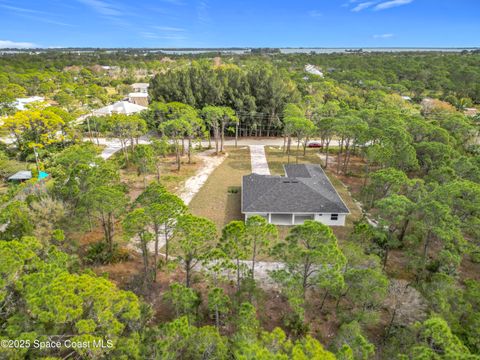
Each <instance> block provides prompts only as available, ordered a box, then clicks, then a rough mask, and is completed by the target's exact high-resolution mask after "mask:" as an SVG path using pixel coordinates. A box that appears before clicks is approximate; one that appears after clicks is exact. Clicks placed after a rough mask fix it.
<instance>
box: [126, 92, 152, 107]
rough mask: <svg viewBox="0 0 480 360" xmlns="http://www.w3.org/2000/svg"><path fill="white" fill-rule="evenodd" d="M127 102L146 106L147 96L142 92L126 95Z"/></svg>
mask: <svg viewBox="0 0 480 360" xmlns="http://www.w3.org/2000/svg"><path fill="white" fill-rule="evenodd" d="M128 101H129V102H131V103H132V104H136V105H140V106H148V94H147V93H144V92H134V93H130V94H128Z"/></svg>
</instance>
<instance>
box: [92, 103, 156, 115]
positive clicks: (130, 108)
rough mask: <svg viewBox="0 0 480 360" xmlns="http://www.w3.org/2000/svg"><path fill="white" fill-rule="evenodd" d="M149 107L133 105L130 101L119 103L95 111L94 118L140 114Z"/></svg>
mask: <svg viewBox="0 0 480 360" xmlns="http://www.w3.org/2000/svg"><path fill="white" fill-rule="evenodd" d="M146 109H147V107H145V106H141V105H136V104H132V103H131V102H128V101H117V102H116V103H113V104H111V105H107V106H105V107H102V108H100V109H97V110H93V112H92V115H94V116H104V115H112V114H125V115H132V114H136V113H139V112H140V111H143V110H146Z"/></svg>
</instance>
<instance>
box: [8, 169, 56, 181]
mask: <svg viewBox="0 0 480 360" xmlns="http://www.w3.org/2000/svg"><path fill="white" fill-rule="evenodd" d="M32 176H33V175H32V172H31V171H30V170H21V171H18V172H16V173H15V174H13V175H12V176H10V177H9V178H8V181H19V182H23V181H27V180H30V179H31V178H32ZM47 177H48V174H47V173H46V172H45V171H40V172H39V173H38V181H40V180H43V179H45V178H47Z"/></svg>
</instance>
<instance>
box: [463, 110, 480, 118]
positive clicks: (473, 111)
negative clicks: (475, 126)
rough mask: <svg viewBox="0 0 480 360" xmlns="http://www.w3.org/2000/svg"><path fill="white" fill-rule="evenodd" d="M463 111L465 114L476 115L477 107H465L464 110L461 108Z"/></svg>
mask: <svg viewBox="0 0 480 360" xmlns="http://www.w3.org/2000/svg"><path fill="white" fill-rule="evenodd" d="M463 113H464V114H465V115H467V116H477V115H478V109H477V108H465V110H463Z"/></svg>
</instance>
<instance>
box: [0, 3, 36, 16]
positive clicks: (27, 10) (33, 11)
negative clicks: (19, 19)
mask: <svg viewBox="0 0 480 360" xmlns="http://www.w3.org/2000/svg"><path fill="white" fill-rule="evenodd" d="M0 7H2V8H4V9H7V10H10V11H13V12H20V13H29V14H46V12H44V11H39V10H33V9H26V8H22V7H18V6H10V5H4V4H0Z"/></svg>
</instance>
